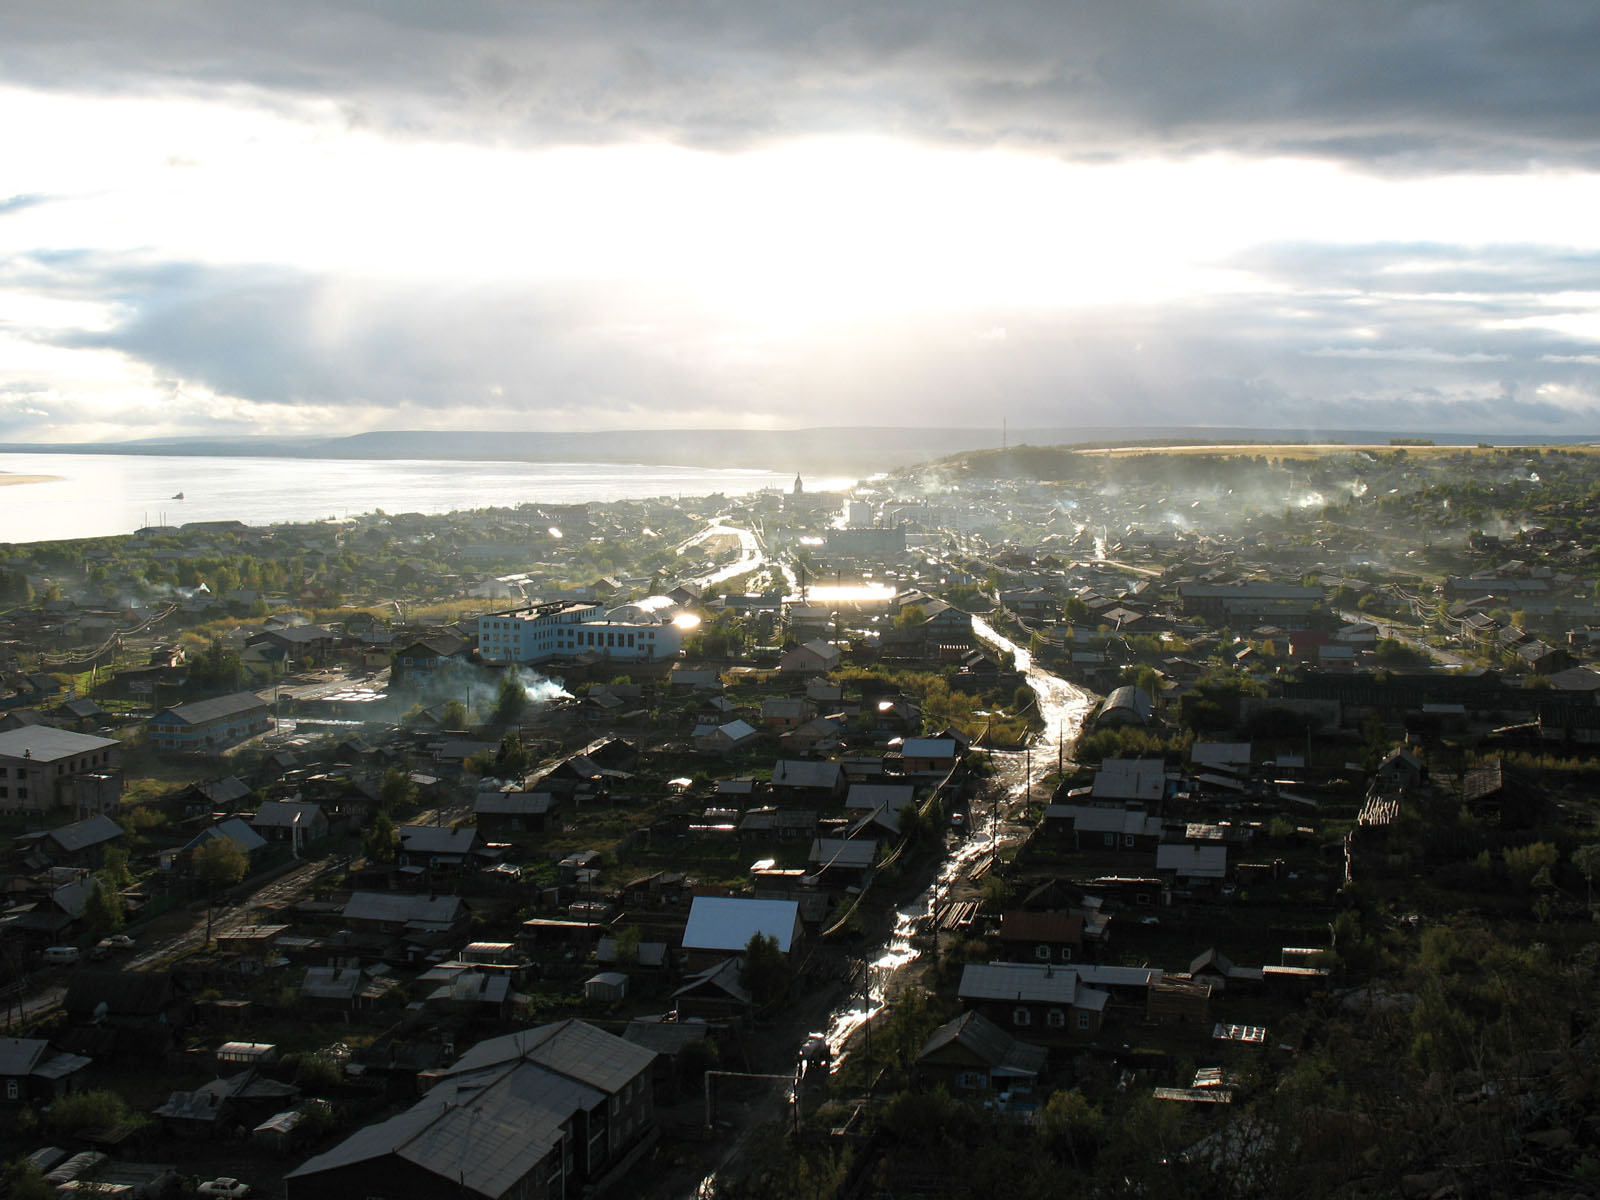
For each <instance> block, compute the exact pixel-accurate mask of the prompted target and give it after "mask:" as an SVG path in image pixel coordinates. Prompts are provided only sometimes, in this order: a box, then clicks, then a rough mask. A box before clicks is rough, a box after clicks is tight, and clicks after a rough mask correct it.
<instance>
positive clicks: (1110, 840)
mask: <svg viewBox="0 0 1600 1200" xmlns="http://www.w3.org/2000/svg"><path fill="white" fill-rule="evenodd" d="M1116 844H1117V835H1116V834H1114V833H1108V834H1106V845H1108V846H1115V845H1116Z"/></svg>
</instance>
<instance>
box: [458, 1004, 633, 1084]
mask: <svg viewBox="0 0 1600 1200" xmlns="http://www.w3.org/2000/svg"><path fill="white" fill-rule="evenodd" d="M654 1060H655V1054H654V1052H653V1051H650V1050H646V1049H645V1048H644V1047H642V1046H636V1045H634V1044H633V1043H631V1042H628V1041H625V1040H624V1039H622V1038H619V1037H616V1036H615V1035H613V1034H609V1033H607V1032H605V1030H603V1029H596V1028H595V1027H594V1026H593V1025H589V1024H587V1023H585V1022H583V1021H579V1020H576V1019H569V1020H566V1021H558V1022H556V1023H555V1024H553V1025H540V1026H538V1027H536V1028H534V1029H523V1030H520V1031H518V1032H517V1033H509V1034H506V1035H505V1036H504V1037H497V1038H489V1039H488V1040H487V1041H482V1042H479V1043H478V1044H477V1045H475V1046H473V1047H472V1048H471V1049H469V1050H468V1051H467V1052H466V1053H465V1054H463V1055H462V1056H461V1058H460V1060H459V1061H458V1062H456V1063H455V1064H454V1065H453V1066H451V1067H450V1068H448V1069H447V1070H446V1071H443V1072H440V1074H441V1075H443V1076H444V1077H447V1078H448V1077H454V1076H455V1075H456V1074H457V1073H459V1072H463V1071H473V1070H479V1069H482V1068H484V1067H488V1066H492V1065H494V1064H496V1063H506V1062H512V1061H525V1062H530V1063H537V1064H538V1065H539V1066H541V1067H544V1068H546V1069H547V1070H550V1071H557V1072H559V1073H560V1074H562V1075H565V1076H568V1077H569V1078H572V1079H575V1080H578V1081H580V1082H582V1083H585V1084H588V1085H589V1086H590V1087H596V1088H600V1089H602V1090H604V1091H606V1092H615V1091H617V1090H618V1089H619V1088H621V1087H622V1086H623V1085H624V1084H626V1083H627V1082H628V1081H629V1080H631V1079H632V1078H633V1077H634V1076H635V1075H637V1074H639V1072H641V1071H643V1070H646V1069H647V1068H648V1067H649V1066H650V1064H651V1063H652V1062H653V1061H654Z"/></svg>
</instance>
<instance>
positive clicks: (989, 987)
mask: <svg viewBox="0 0 1600 1200" xmlns="http://www.w3.org/2000/svg"><path fill="white" fill-rule="evenodd" d="M958 994H959V995H960V997H961V998H962V999H963V1000H1022V1001H1026V1002H1030V1003H1036V1004H1039V1003H1042V1004H1068V1005H1070V1004H1073V1003H1075V1002H1076V1000H1077V995H1078V973H1077V971H1075V970H1073V969H1072V968H1071V967H1047V966H1034V965H1032V964H1030V963H968V964H967V965H966V966H965V967H964V968H962V971H961V986H960V988H959V989H958ZM1102 994H1103V993H1102Z"/></svg>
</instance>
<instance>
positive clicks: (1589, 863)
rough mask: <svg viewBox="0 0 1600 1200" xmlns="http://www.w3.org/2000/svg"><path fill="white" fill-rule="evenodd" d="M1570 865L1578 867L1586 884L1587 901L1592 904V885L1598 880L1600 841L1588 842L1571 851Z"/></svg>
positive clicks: (1599, 873)
mask: <svg viewBox="0 0 1600 1200" xmlns="http://www.w3.org/2000/svg"><path fill="white" fill-rule="evenodd" d="M1572 865H1573V866H1575V867H1577V868H1578V874H1580V875H1582V876H1583V882H1584V883H1585V884H1586V885H1587V886H1588V889H1589V890H1588V903H1589V905H1590V907H1591V908H1592V907H1593V906H1594V885H1595V881H1596V880H1600V842H1590V843H1589V844H1588V845H1587V846H1579V847H1578V848H1577V849H1576V850H1574V851H1573V852H1572Z"/></svg>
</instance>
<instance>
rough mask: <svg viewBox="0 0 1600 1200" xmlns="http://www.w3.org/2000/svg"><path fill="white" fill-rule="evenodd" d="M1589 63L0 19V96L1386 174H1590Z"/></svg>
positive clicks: (1401, 17) (1182, 46) (807, 23)
mask: <svg viewBox="0 0 1600 1200" xmlns="http://www.w3.org/2000/svg"><path fill="white" fill-rule="evenodd" d="M1596 45H1600V6H1597V5H1595V4H1593V3H1592V0H1531V2H1526V3H1519V4H1506V3H1500V2H1490V0H1472V2H1469V3H1456V4H1438V3H1415V2H1412V3H1407V2H1403V0H1401V2H1397V0H1343V2H1341V3H1337V4H1286V3H1283V0H1238V2H1234V3H1221V2H1213V3H1197V2H1195V0H1124V2H1122V3H1102V2H1100V0H1076V2H1048V0H1041V2H1037V3H1030V2H1026V0H1010V2H1006V0H991V2H989V3H985V4H981V5H980V4H975V3H970V2H963V3H948V2H947V3H938V2H936V0H918V2H916V3H910V2H906V0H902V2H900V3H884V4H873V5H861V4H854V3H852V4H840V3H805V4H799V3H790V4H781V5H780V4H771V3H766V4H762V3H749V4H738V5H730V4H723V3H717V4H709V3H682V4H661V3H657V2H655V0H631V2H621V3H610V4H606V3H595V2H593V0H582V2H576V0H575V2H569V3H548V2H547V3H539V4H508V3H502V2H500V0H456V2H454V3H426V4H424V3H416V2H413V3H403V2H396V3H389V4H373V3H366V2H358V0H319V2H317V3H311V2H308V0H279V2H278V3H274V4H270V5H266V4H260V3H256V2H255V0H206V2H205V3H201V2H200V0H150V2H148V3H141V4H137V5H106V4H103V3H99V2H97V0H96V2H91V0H53V2H52V3H49V4H13V5H9V6H7V11H6V13H5V14H4V15H3V16H0V71H3V72H4V74H5V76H6V77H7V78H9V79H11V80H13V81H20V82H25V83H27V84H30V85H33V86H40V87H50V88H59V89H63V90H98V91H105V92H166V93H172V92H184V91H196V90H202V91H208V90H212V89H225V88H243V89H254V90H256V91H257V92H260V93H267V94H269V95H270V94H279V95H282V96H284V97H286V98H293V99H302V98H318V99H320V98H324V97H331V98H334V99H335V100H337V101H339V102H341V103H342V104H343V106H344V109H345V111H346V113H347V115H348V118H349V119H350V120H351V121H352V122H356V123H364V124H371V125H373V126H376V127H379V128H382V129H385V130H387V131H391V132H394V131H399V132H409V133H415V134H417V135H421V136H428V137H444V138H450V139H460V138H469V139H478V140H484V141H490V142H496V143H508V144H522V145H528V144H538V143H545V142H550V141H580V142H593V141H612V140H621V139H628V138H636V137H665V138H670V139H673V140H677V141H680V142H684V143H688V144H695V145H709V146H727V145H743V144H748V143H750V142H753V141H760V140H764V139H768V138H776V137H787V136H792V135H803V134H810V133H830V132H877V133H883V134H894V135H904V136H914V137H923V138H928V139H933V140H943V141H956V142H961V143H969V144H991V143H997V142H1011V143H1027V144H1042V145H1046V146H1049V147H1051V148H1053V149H1054V150H1056V151H1057V152H1059V153H1062V154H1066V155H1071V156H1081V157H1084V158H1086V159H1091V160H1092V159H1095V158H1097V157H1104V156H1116V155H1121V154H1126V153H1139V152H1144V151H1152V150H1154V151H1162V152H1178V153H1185V152H1201V151H1206V150H1213V149H1218V148H1226V149H1232V150H1236V151H1241V152H1245V153H1283V152H1292V153H1303V154H1311V155H1319V156H1325V157H1331V158H1336V159H1341V160H1348V161H1356V162H1362V163H1367V164H1372V165H1376V166H1380V167H1382V168H1383V169H1387V170H1396V171H1407V170H1424V169H1436V168H1438V167H1439V166H1441V165H1444V166H1452V165H1454V166H1473V167H1483V166H1485V165H1496V164H1498V165H1503V166H1506V167H1513V166H1521V165H1526V164H1529V163H1547V162H1552V161H1556V162H1572V163H1592V162H1594V161H1596V158H1597V149H1600V120H1597V117H1596V114H1597V113H1600V71H1596V70H1595V69H1594V66H1595V52H1594V47H1595V46H1596Z"/></svg>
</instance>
